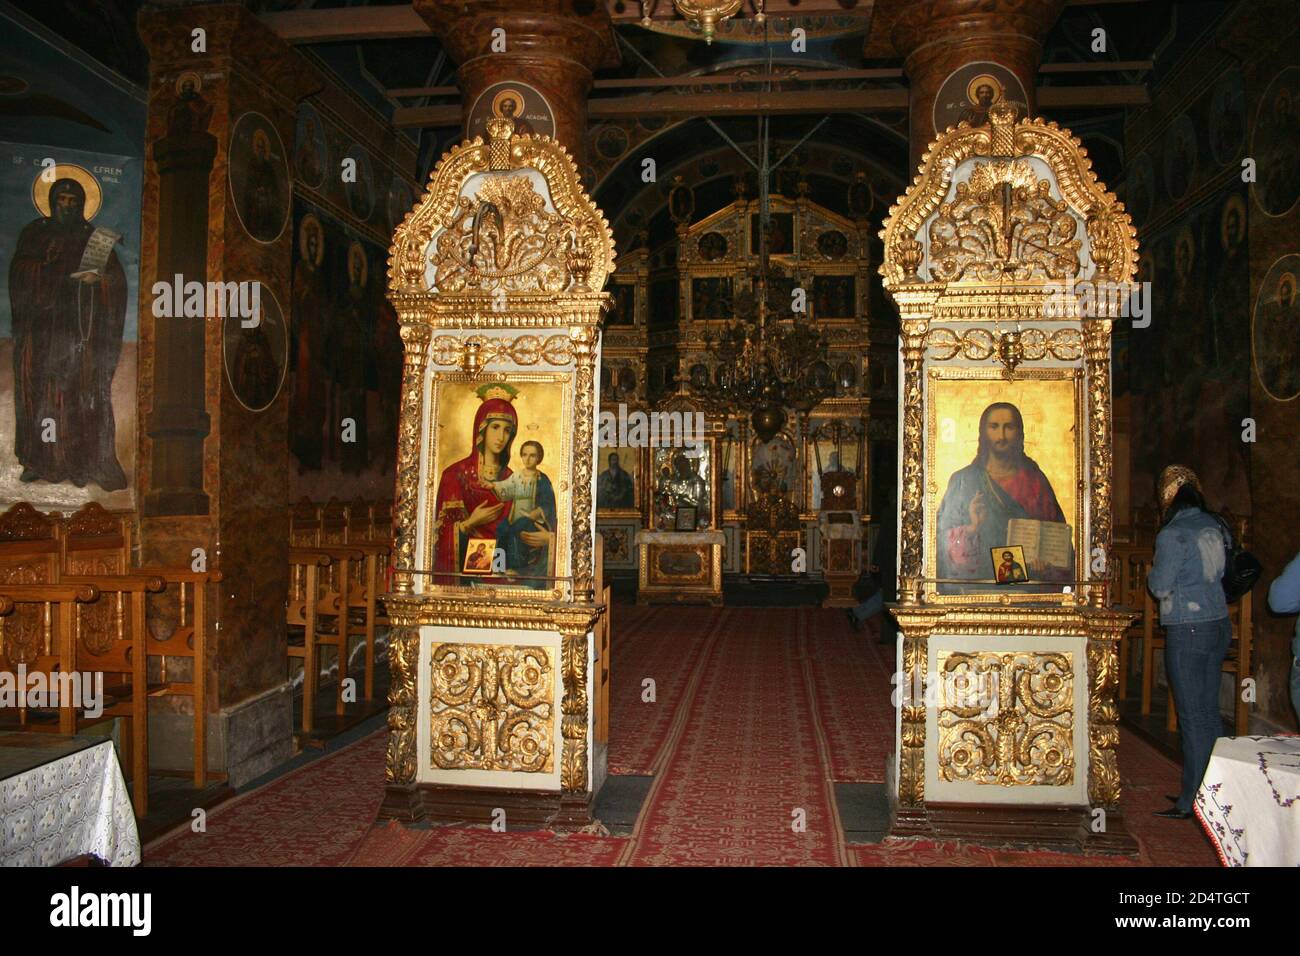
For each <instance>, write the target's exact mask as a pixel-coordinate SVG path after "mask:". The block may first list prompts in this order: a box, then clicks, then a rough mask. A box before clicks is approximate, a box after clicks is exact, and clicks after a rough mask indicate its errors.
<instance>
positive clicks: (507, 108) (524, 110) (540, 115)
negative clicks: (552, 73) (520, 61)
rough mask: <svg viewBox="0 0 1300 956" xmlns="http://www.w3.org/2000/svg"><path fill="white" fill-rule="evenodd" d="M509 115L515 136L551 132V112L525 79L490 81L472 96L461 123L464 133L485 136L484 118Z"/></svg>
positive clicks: (503, 117) (485, 121) (552, 121)
mask: <svg viewBox="0 0 1300 956" xmlns="http://www.w3.org/2000/svg"><path fill="white" fill-rule="evenodd" d="M494 118H496V119H512V120H514V121H515V134H516V135H519V136H554V135H555V113H554V111H553V110H552V109H551V105H550V104H549V103H548V102H547V101H546V98H545V97H544V96H542V94H541V93H540V92H539V91H538V90H537V89H536V88H534V87H532V86H530V85H529V84H527V83H520V82H517V81H508V82H504V83H493V84H492V85H491V86H489V87H488V88H487V89H486V90H484V91H483V92H482V93H480V94H479V95H478V98H477V99H475V100H474V105H473V106H472V107H470V110H469V118H468V120H467V121H466V123H465V131H466V132H465V135H466V136H467V137H468V138H470V139H473V138H474V137H475V136H482V137H483V139H484V140H486V139H487V121H488V120H490V119H494Z"/></svg>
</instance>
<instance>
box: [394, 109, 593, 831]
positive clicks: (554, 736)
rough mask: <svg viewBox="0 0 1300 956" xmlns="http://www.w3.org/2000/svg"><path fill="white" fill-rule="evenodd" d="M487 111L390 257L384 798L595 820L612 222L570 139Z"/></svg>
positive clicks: (410, 807) (438, 173) (468, 812)
mask: <svg viewBox="0 0 1300 956" xmlns="http://www.w3.org/2000/svg"><path fill="white" fill-rule="evenodd" d="M487 129H488V135H489V141H488V142H487V143H484V142H483V141H482V140H481V139H479V138H475V139H474V140H471V141H469V142H465V143H462V144H461V145H459V146H456V147H455V148H453V149H452V150H451V151H450V152H449V153H447V154H446V155H444V156H443V158H442V160H441V161H440V162H439V163H438V165H437V167H436V168H435V169H434V171H433V173H432V174H431V176H430V182H429V187H428V189H427V190H426V192H425V193H424V196H423V198H422V199H421V200H420V202H419V203H418V204H417V205H416V207H415V209H414V210H413V211H412V212H410V213H409V214H408V215H407V217H406V219H405V221H404V222H403V223H402V225H401V226H399V227H398V229H397V231H396V234H395V236H394V241H393V246H392V250H391V255H390V259H389V274H388V279H389V298H390V299H391V301H392V302H393V305H394V306H395V308H396V309H397V312H398V314H399V316H400V318H401V324H402V340H403V342H404V343H405V349H406V351H405V366H404V375H403V381H402V406H401V420H400V425H399V437H398V464H397V500H396V505H395V508H394V516H393V524H394V533H395V539H396V540H395V571H394V580H393V592H392V593H391V594H389V595H386V596H385V599H384V600H385V603H386V605H387V608H388V612H389V616H390V618H391V619H392V624H393V630H392V638H391V645H390V646H391V656H390V666H391V669H392V690H391V692H390V694H389V703H390V710H389V727H390V728H391V731H392V733H391V737H390V741H389V749H388V767H387V781H388V790H387V795H386V799H385V802H384V805H383V807H382V808H381V811H380V815H381V817H388V818H393V819H399V820H403V821H413V820H419V819H433V820H439V821H456V820H469V821H475V822H490V821H491V820H492V819H493V817H492V814H493V812H494V810H495V809H496V808H501V809H503V810H505V812H506V814H507V819H508V820H509V821H510V822H511V823H533V824H542V825H550V826H554V827H560V828H564V827H569V828H572V827H581V826H584V825H586V824H588V823H589V822H590V820H591V803H592V799H593V797H594V794H593V781H594V780H600V779H603V774H601V773H599V772H598V771H599V766H598V764H599V762H600V761H601V760H603V755H602V754H600V753H595V752H593V750H592V747H591V745H590V741H592V739H593V738H592V726H593V713H592V707H591V705H590V703H589V702H590V701H591V700H592V699H593V694H592V667H591V662H592V659H593V657H592V654H593V646H592V628H593V624H594V622H595V621H596V620H597V618H598V617H599V615H600V614H601V613H602V611H603V607H602V606H601V605H600V604H599V603H598V597H597V596H596V595H594V594H593V567H592V560H593V557H592V551H593V546H592V541H593V535H594V530H595V502H594V500H593V489H594V486H595V477H594V475H595V472H594V465H595V453H596V445H595V433H594V424H595V421H594V420H595V410H596V382H595V379H594V374H595V370H596V368H597V367H598V363H599V358H600V326H599V322H600V316H601V309H602V308H603V307H605V305H606V304H607V299H608V297H607V296H606V295H605V294H604V293H603V292H601V291H600V290H601V288H602V287H603V286H604V284H605V281H606V279H607V277H608V276H609V274H610V272H611V271H612V270H613V265H614V244H613V238H612V235H611V233H610V230H609V226H608V224H607V223H606V222H605V220H604V218H603V217H602V216H601V214H600V211H599V210H598V209H597V208H596V206H595V205H594V204H593V203H592V201H591V200H590V199H589V198H588V196H587V195H586V194H585V193H584V192H583V190H582V187H581V185H580V180H579V175H578V171H577V169H576V167H575V166H574V164H573V161H572V159H571V158H570V157H569V155H568V154H567V153H566V152H565V150H564V149H563V147H561V146H560V145H559V144H558V143H556V142H555V141H553V140H551V139H550V138H549V137H545V136H516V135H513V132H514V123H513V121H512V120H510V119H505V118H500V117H498V118H494V119H491V120H489V121H488V123H487ZM593 764H595V765H597V766H595V767H593ZM593 771H596V772H593Z"/></svg>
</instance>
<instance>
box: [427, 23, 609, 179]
mask: <svg viewBox="0 0 1300 956" xmlns="http://www.w3.org/2000/svg"><path fill="white" fill-rule="evenodd" d="M414 6H415V9H416V11H417V12H418V13H419V14H420V16H422V17H423V18H424V19H425V21H426V22H427V23H428V24H429V26H430V27H432V28H433V31H434V32H435V33H436V34H437V35H438V38H439V40H441V41H442V44H443V46H444V47H445V48H446V50H447V52H448V54H449V55H450V56H451V57H452V59H454V60H455V61H456V63H457V64H459V69H458V70H457V73H456V78H457V83H458V84H459V86H460V89H461V94H462V96H461V103H462V109H463V114H462V120H463V126H464V132H465V135H466V136H467V137H472V136H475V135H484V134H483V132H482V129H481V126H482V123H483V119H484V117H485V116H490V115H491V113H492V99H494V98H495V95H494V96H491V97H484V96H483V94H484V93H485V92H487V91H489V90H491V88H492V87H495V86H497V84H502V83H520V84H525V85H526V86H528V87H531V88H532V90H534V91H536V93H537V94H539V95H540V98H541V100H544V101H545V105H546V107H549V109H548V110H546V109H543V110H541V112H549V114H550V117H551V121H552V123H553V128H554V133H553V135H554V136H555V138H556V139H557V140H559V142H561V143H562V144H564V147H565V148H566V149H568V151H569V153H570V154H572V156H573V158H574V160H575V162H577V163H578V166H579V167H580V168H581V166H582V165H583V164H584V163H585V161H586V147H585V143H586V132H587V94H588V93H589V92H590V90H591V82H592V71H593V70H597V69H601V68H603V67H609V66H615V65H617V63H618V46H617V43H616V40H615V38H614V31H613V27H612V26H611V24H610V22H609V17H608V15H607V13H606V11H605V7H604V4H594V5H588V6H589V7H590V12H588V13H585V14H579V13H578V12H577V11H576V9H575V7H576V6H578V5H577V4H575V3H574V2H573V0H561V2H560V3H559V4H558V9H557V5H556V4H552V3H543V2H540V0H456V2H450V0H415V4H414ZM524 92H525V93H528V91H527V90H525V91H524ZM536 108H537V107H536V106H535V105H533V106H531V108H530V110H529V112H531V111H532V110H534V109H536ZM529 125H530V126H532V127H534V128H535V127H537V126H543V127H544V126H545V125H547V124H546V123H545V122H541V123H539V122H536V121H535V120H532V119H529ZM535 131H536V132H543V131H544V130H543V129H535Z"/></svg>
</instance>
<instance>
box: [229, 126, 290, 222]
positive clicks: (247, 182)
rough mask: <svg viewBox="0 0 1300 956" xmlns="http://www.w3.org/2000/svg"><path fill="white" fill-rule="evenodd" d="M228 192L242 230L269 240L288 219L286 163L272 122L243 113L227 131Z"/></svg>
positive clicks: (286, 160)
mask: <svg viewBox="0 0 1300 956" xmlns="http://www.w3.org/2000/svg"><path fill="white" fill-rule="evenodd" d="M229 166H230V195H231V198H232V199H233V200H234V206H235V215H236V216H237V217H238V218H239V224H240V225H241V226H243V227H244V231H245V232H247V233H248V234H249V235H250V236H252V237H253V238H254V239H256V240H257V241H258V242H265V243H270V242H274V241H275V240H276V239H278V238H279V237H280V233H282V232H284V227H285V224H286V223H288V221H289V192H290V187H289V162H288V159H287V157H286V156H285V152H284V143H283V142H281V140H280V134H279V132H278V131H277V130H276V128H275V125H274V124H273V123H272V122H271V121H270V120H269V119H267V118H266V117H265V116H263V115H262V114H261V113H245V114H244V115H243V116H241V117H239V119H238V120H236V121H235V125H234V127H233V128H232V129H231V131H230V163H229Z"/></svg>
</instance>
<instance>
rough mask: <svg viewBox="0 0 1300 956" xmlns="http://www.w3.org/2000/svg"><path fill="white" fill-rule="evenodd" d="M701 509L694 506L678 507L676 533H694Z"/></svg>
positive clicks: (675, 521) (675, 523)
mask: <svg viewBox="0 0 1300 956" xmlns="http://www.w3.org/2000/svg"><path fill="white" fill-rule="evenodd" d="M698 514H699V509H698V508H696V507H695V506H694V505H678V506H677V514H676V516H675V518H674V520H673V530H674V531H694V530H695V522H696V520H697V515H698Z"/></svg>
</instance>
